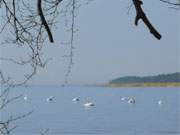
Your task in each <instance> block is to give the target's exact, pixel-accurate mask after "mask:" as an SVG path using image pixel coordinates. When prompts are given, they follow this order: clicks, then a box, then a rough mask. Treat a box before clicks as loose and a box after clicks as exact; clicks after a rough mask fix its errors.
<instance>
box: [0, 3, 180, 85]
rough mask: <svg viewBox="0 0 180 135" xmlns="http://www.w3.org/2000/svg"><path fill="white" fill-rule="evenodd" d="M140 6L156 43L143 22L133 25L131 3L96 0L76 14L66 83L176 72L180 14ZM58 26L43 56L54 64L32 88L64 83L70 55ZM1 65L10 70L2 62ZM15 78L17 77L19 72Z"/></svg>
mask: <svg viewBox="0 0 180 135" xmlns="http://www.w3.org/2000/svg"><path fill="white" fill-rule="evenodd" d="M143 1H144V5H143V9H144V11H145V12H146V15H147V16H148V18H149V19H150V20H151V22H152V24H153V25H154V26H155V27H156V28H157V29H158V30H159V32H160V33H161V34H162V39H161V40H160V41H158V40H157V39H155V38H154V37H153V36H152V35H151V34H150V33H149V30H148V29H147V28H146V26H145V25H144V24H143V23H142V22H141V21H140V22H139V26H138V27H136V26H134V17H135V11H134V8H132V9H131V10H130V12H129V14H127V11H128V10H127V7H128V6H129V5H130V4H131V1H126V0H113V2H112V1H105V0H94V1H93V2H92V3H91V4H89V5H85V6H83V7H81V8H80V9H79V11H78V17H77V18H76V27H77V28H78V29H79V31H78V33H77V34H76V35H75V44H74V46H75V47H76V49H75V50H74V57H73V61H74V65H73V68H72V72H71V75H70V78H69V82H70V83H71V84H93V83H103V82H108V81H109V80H111V79H114V78H117V77H121V76H125V75H154V74H159V73H171V72H177V71H180V68H179V67H180V64H179V63H180V60H179V55H180V53H179V50H180V42H179V39H178V38H179V29H180V28H179V21H180V20H179V11H177V10H174V9H171V8H168V6H167V5H166V4H163V3H161V2H160V1H159V0H143ZM62 26H63V25H62ZM62 26H61V27H62ZM61 27H60V28H59V29H57V30H55V32H54V36H55V45H47V48H45V51H44V52H45V53H44V54H45V55H46V56H47V57H53V60H52V61H50V62H49V64H48V65H47V67H46V68H45V69H40V70H39V71H38V74H37V76H35V77H34V78H33V80H32V81H31V83H33V84H62V83H63V82H64V76H65V72H66V70H67V66H68V59H67V58H63V57H62V56H63V55H64V54H66V53H67V52H68V47H67V46H63V45H61V44H60V42H61V41H62V40H61V39H62V38H61V36H62V37H63V36H64V35H65V34H63V33H61V30H62V28H61ZM7 50H8V52H7ZM3 52H4V53H3ZM3 52H1V54H2V55H3V56H4V55H6V56H7V53H8V54H13V53H14V50H13V49H4V50H3ZM1 65H2V67H3V68H5V69H6V70H7V69H10V68H9V66H7V65H6V64H5V63H3V64H1ZM9 71H10V70H9ZM7 72H8V71H7ZM10 72H12V71H10ZM13 73H14V74H15V76H16V77H17V78H18V77H19V75H20V74H21V70H16V71H15V72H14V71H13Z"/></svg>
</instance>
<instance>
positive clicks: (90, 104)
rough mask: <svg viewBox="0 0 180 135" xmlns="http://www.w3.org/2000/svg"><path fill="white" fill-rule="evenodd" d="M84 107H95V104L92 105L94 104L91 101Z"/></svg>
mask: <svg viewBox="0 0 180 135" xmlns="http://www.w3.org/2000/svg"><path fill="white" fill-rule="evenodd" d="M83 105H84V106H85V107H90V106H95V104H94V103H92V102H90V101H88V102H86V103H84V104H83Z"/></svg>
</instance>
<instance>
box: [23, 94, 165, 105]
mask: <svg viewBox="0 0 180 135" xmlns="http://www.w3.org/2000/svg"><path fill="white" fill-rule="evenodd" d="M54 98H55V96H50V97H48V98H46V101H47V102H51V101H53V100H54ZM23 99H24V100H25V101H26V100H27V99H28V96H27V95H24V97H23ZM121 100H122V101H127V103H129V104H135V103H136V100H135V99H134V98H129V97H121ZM72 101H73V102H78V101H80V99H79V98H73V99H72ZM157 103H158V105H162V104H163V101H162V100H159V101H158V102H157ZM83 106H85V107H90V106H95V104H94V103H93V102H90V101H87V102H85V103H84V104H83Z"/></svg>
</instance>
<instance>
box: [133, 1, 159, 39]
mask: <svg viewBox="0 0 180 135" xmlns="http://www.w3.org/2000/svg"><path fill="white" fill-rule="evenodd" d="M133 3H134V6H135V9H136V18H135V25H136V26H137V25H138V21H139V20H140V19H142V21H143V22H144V24H145V25H146V26H147V27H148V29H149V31H150V33H152V34H153V35H154V36H155V37H156V38H157V39H158V40H160V39H161V37H162V36H161V34H160V33H159V32H158V31H157V30H156V29H155V28H154V26H153V25H152V24H151V22H150V21H149V20H148V18H147V17H146V15H145V13H144V11H143V10H142V8H141V5H142V4H143V2H142V1H140V0H133Z"/></svg>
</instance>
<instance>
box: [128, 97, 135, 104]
mask: <svg viewBox="0 0 180 135" xmlns="http://www.w3.org/2000/svg"><path fill="white" fill-rule="evenodd" d="M128 103H129V104H135V103H136V101H135V99H134V98H130V99H129V100H128Z"/></svg>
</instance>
